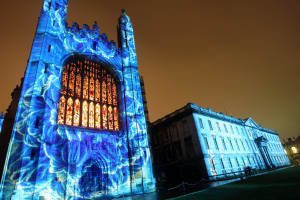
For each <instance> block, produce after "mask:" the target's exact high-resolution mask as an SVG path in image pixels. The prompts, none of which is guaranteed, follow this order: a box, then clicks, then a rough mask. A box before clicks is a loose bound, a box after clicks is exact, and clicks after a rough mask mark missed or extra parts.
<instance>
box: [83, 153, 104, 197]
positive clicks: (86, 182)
mask: <svg viewBox="0 0 300 200" xmlns="http://www.w3.org/2000/svg"><path fill="white" fill-rule="evenodd" d="M107 174H108V173H107V166H106V163H104V162H103V161H102V159H101V158H100V156H97V155H95V154H93V155H91V156H89V157H88V158H87V159H86V160H85V162H84V163H83V165H82V166H81V169H80V179H79V184H78V186H79V188H80V196H81V197H83V198H90V197H92V196H99V195H100V194H105V193H106V191H107V190H108V188H107V181H108V177H107Z"/></svg>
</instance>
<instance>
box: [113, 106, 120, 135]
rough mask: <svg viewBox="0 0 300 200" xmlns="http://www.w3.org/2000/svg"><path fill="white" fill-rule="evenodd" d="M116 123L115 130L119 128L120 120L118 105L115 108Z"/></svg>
mask: <svg viewBox="0 0 300 200" xmlns="http://www.w3.org/2000/svg"><path fill="white" fill-rule="evenodd" d="M114 125H115V130H117V131H118V130H119V121H118V109H117V107H115V108H114Z"/></svg>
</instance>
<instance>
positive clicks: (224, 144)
mask: <svg viewBox="0 0 300 200" xmlns="http://www.w3.org/2000/svg"><path fill="white" fill-rule="evenodd" d="M222 143H223V147H224V150H226V151H227V147H226V143H225V139H224V138H222Z"/></svg>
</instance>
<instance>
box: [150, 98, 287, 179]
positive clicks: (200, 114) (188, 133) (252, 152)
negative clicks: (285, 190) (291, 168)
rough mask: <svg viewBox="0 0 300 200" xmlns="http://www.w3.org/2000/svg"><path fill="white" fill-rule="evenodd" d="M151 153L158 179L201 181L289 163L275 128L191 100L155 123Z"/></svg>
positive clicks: (153, 125) (152, 131)
mask: <svg viewBox="0 0 300 200" xmlns="http://www.w3.org/2000/svg"><path fill="white" fill-rule="evenodd" d="M151 136H152V143H151V146H152V154H153V167H154V173H155V177H156V178H157V182H158V183H161V184H163V183H172V184H173V185H176V184H179V183H181V182H182V181H188V182H190V183H191V182H198V181H200V180H201V179H202V178H205V179H213V178H214V177H215V176H217V175H218V176H219V175H225V174H227V175H230V173H232V172H240V171H243V169H244V167H246V166H250V167H251V168H252V169H254V168H255V169H258V170H259V169H266V168H274V167H280V166H284V165H289V164H290V162H289V160H288V158H287V155H286V153H285V151H284V149H283V147H282V145H281V142H280V140H279V137H278V134H277V133H276V132H275V131H272V130H269V129H266V128H263V127H261V126H258V125H257V124H256V123H255V122H254V121H253V120H252V119H251V118H248V119H246V120H242V119H236V118H234V117H229V116H226V115H224V114H223V113H217V112H214V111H212V110H211V109H204V108H201V107H198V106H197V105H196V104H190V103H189V104H187V105H186V106H185V107H183V108H181V109H179V110H177V111H175V112H173V113H171V114H170V115H167V116H165V117H164V118H161V119H159V120H157V121H155V122H153V123H152V124H151Z"/></svg>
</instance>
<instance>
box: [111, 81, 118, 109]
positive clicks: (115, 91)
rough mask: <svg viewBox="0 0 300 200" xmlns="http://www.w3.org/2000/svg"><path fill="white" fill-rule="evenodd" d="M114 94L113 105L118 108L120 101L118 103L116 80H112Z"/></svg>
mask: <svg viewBox="0 0 300 200" xmlns="http://www.w3.org/2000/svg"><path fill="white" fill-rule="evenodd" d="M112 83H113V85H112V93H113V105H114V106H116V105H117V104H118V101H117V86H116V83H115V81H114V79H112Z"/></svg>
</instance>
